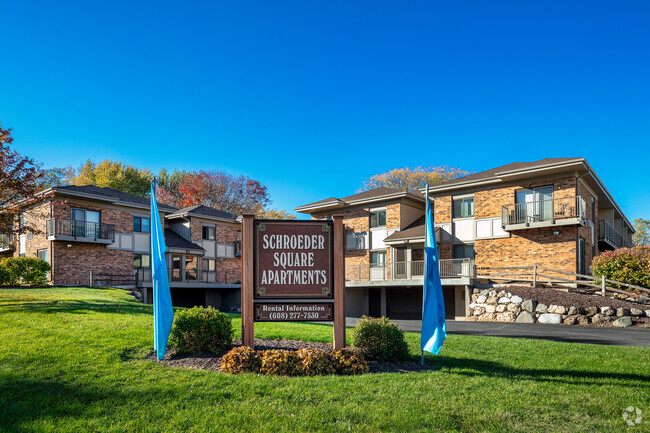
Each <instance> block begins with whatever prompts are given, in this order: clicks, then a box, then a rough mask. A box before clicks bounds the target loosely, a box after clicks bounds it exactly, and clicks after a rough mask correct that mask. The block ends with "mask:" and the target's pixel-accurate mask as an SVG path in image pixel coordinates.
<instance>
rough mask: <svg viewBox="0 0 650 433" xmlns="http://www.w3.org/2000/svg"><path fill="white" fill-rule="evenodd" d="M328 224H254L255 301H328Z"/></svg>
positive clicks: (290, 222) (329, 238)
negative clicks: (266, 299)
mask: <svg viewBox="0 0 650 433" xmlns="http://www.w3.org/2000/svg"><path fill="white" fill-rule="evenodd" d="M332 227H333V225H332V221H263V220H262V221H260V220H256V221H255V234H256V241H255V257H254V262H255V298H256V299H261V298H270V299H274V298H293V299H305V298H310V299H311V298H325V299H332V297H333V291H332Z"/></svg>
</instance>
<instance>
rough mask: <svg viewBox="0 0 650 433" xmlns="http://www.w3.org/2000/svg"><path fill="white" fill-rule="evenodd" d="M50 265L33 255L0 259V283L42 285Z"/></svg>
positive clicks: (45, 282) (44, 282) (45, 280)
mask: <svg viewBox="0 0 650 433" xmlns="http://www.w3.org/2000/svg"><path fill="white" fill-rule="evenodd" d="M49 271H50V265H49V263H47V262H46V261H43V260H41V259H37V258H35V257H7V258H4V259H2V261H0V285H7V286H17V285H20V284H22V285H27V286H44V285H46V284H47V273H48V272H49Z"/></svg>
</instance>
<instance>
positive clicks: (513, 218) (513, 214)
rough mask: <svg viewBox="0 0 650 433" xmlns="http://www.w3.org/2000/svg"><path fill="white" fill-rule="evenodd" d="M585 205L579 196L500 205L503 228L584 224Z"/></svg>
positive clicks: (585, 215) (515, 228)
mask: <svg viewBox="0 0 650 433" xmlns="http://www.w3.org/2000/svg"><path fill="white" fill-rule="evenodd" d="M586 221H587V206H586V202H585V199H584V198H582V197H580V196H575V197H566V198H556V199H552V200H539V201H530V202H526V203H516V204H511V205H508V206H502V207H501V223H502V226H503V230H505V231H511V230H522V229H529V228H538V227H553V226H561V225H584V224H585V223H586Z"/></svg>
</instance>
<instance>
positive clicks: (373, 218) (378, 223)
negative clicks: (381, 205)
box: [370, 209, 386, 229]
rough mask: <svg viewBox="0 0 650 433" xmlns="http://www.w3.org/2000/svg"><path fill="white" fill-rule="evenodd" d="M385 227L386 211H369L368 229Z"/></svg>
mask: <svg viewBox="0 0 650 433" xmlns="http://www.w3.org/2000/svg"><path fill="white" fill-rule="evenodd" d="M379 227H386V209H381V210H373V211H370V228H371V229H376V228H379Z"/></svg>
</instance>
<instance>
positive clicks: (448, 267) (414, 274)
mask: <svg viewBox="0 0 650 433" xmlns="http://www.w3.org/2000/svg"><path fill="white" fill-rule="evenodd" d="M438 265H439V270H440V277H441V278H461V277H468V278H474V273H475V266H474V260H473V259H441V260H439V261H438ZM345 270H346V280H347V281H398V280H413V279H421V278H424V261H423V260H410V261H400V262H388V263H377V264H373V263H361V264H347V265H346V266H345Z"/></svg>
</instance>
